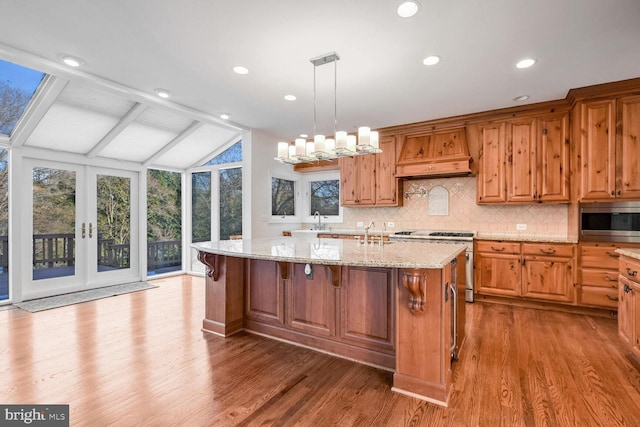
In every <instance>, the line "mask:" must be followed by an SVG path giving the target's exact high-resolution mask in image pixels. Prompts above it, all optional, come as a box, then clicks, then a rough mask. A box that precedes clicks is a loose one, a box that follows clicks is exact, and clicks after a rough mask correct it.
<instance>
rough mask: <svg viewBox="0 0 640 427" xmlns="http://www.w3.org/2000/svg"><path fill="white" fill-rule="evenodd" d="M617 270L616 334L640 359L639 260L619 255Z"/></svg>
mask: <svg viewBox="0 0 640 427" xmlns="http://www.w3.org/2000/svg"><path fill="white" fill-rule="evenodd" d="M618 272H619V275H618V286H619V289H618V292H619V298H620V301H619V306H618V334H619V335H620V338H621V339H622V341H623V342H624V343H625V344H626V345H627V347H628V348H629V349H630V351H631V354H632V355H633V356H634V357H635V358H636V359H637V360H640V278H639V277H638V272H640V260H638V259H636V258H631V257H627V256H622V257H620V263H619V271H618Z"/></svg>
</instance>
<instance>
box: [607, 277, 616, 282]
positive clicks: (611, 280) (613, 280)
mask: <svg viewBox="0 0 640 427" xmlns="http://www.w3.org/2000/svg"><path fill="white" fill-rule="evenodd" d="M604 280H607V281H609V282H617V281H618V278H617V277H609V276H604Z"/></svg>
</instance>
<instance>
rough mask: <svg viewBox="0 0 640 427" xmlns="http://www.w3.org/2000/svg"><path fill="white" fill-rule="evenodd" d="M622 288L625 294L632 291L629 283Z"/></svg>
mask: <svg viewBox="0 0 640 427" xmlns="http://www.w3.org/2000/svg"><path fill="white" fill-rule="evenodd" d="M622 290H623V291H624V293H625V294H628V293H629V292H631V288H630V287H629V285H624V288H622Z"/></svg>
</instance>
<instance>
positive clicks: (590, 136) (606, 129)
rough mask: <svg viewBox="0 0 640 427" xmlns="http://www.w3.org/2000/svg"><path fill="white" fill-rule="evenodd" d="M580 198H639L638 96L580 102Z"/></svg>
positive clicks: (608, 199)
mask: <svg viewBox="0 0 640 427" xmlns="http://www.w3.org/2000/svg"><path fill="white" fill-rule="evenodd" d="M579 114H580V147H579V148H580V153H579V159H580V163H579V171H580V176H581V179H580V182H581V188H580V199H581V200H585V201H610V200H612V199H640V167H639V166H638V158H640V140H639V138H640V96H626V97H619V98H611V99H603V100H594V101H584V102H581V103H580V104H579Z"/></svg>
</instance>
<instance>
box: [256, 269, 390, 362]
mask: <svg viewBox="0 0 640 427" xmlns="http://www.w3.org/2000/svg"><path fill="white" fill-rule="evenodd" d="M311 270H312V274H310V275H309V276H307V274H305V264H291V263H278V262H274V261H262V260H253V259H252V260H247V262H246V270H245V271H246V275H247V278H248V280H246V284H245V287H246V289H245V328H246V329H248V330H253V331H256V332H260V333H265V334H268V335H271V336H274V337H277V338H282V339H286V340H292V341H293V340H295V341H298V342H301V343H303V344H306V345H310V346H312V347H316V348H319V349H323V350H326V351H329V352H331V353H335V354H340V355H342V356H345V357H348V358H352V359H355V360H360V361H364V362H367V363H372V364H375V365H379V366H383V367H388V368H393V367H394V366H395V365H394V363H395V362H394V360H395V342H394V333H395V327H394V325H395V308H394V307H395V289H396V286H397V283H398V282H397V281H398V278H397V277H396V276H397V270H396V269H390V268H371V267H368V268H361V267H346V266H342V267H333V268H330V267H328V266H325V265H311ZM334 276H337V277H334Z"/></svg>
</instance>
